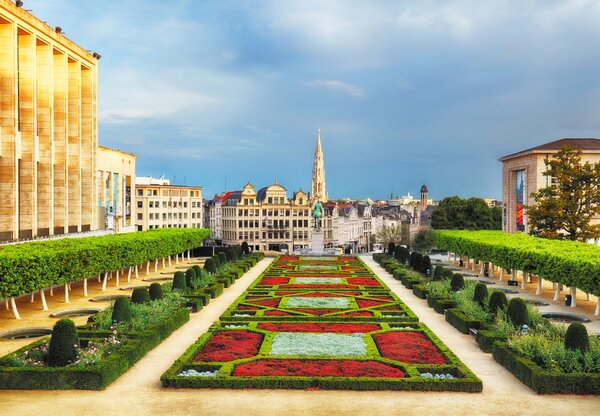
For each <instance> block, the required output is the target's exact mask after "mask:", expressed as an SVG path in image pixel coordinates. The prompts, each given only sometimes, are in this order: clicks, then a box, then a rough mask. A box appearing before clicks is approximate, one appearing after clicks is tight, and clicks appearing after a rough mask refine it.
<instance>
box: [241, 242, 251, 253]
mask: <svg viewBox="0 0 600 416" xmlns="http://www.w3.org/2000/svg"><path fill="white" fill-rule="evenodd" d="M241 250H242V253H243V254H244V255H245V256H247V255H248V254H250V247H248V243H247V242H245V241H243V242H242V247H241Z"/></svg>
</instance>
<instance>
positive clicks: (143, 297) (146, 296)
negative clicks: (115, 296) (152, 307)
mask: <svg viewBox="0 0 600 416" xmlns="http://www.w3.org/2000/svg"><path fill="white" fill-rule="evenodd" d="M147 302H150V293H149V292H148V289H146V288H145V287H136V288H135V289H133V293H132V294H131V303H134V304H142V303H147Z"/></svg>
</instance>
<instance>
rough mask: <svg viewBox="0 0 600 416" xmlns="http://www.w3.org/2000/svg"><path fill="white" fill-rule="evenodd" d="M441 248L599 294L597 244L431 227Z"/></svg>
mask: <svg viewBox="0 0 600 416" xmlns="http://www.w3.org/2000/svg"><path fill="white" fill-rule="evenodd" d="M433 235H434V244H435V245H436V246H437V247H439V248H441V249H444V250H448V251H451V252H454V253H457V254H459V255H463V256H469V257H472V258H475V259H480V260H485V261H490V262H492V263H493V264H495V265H498V266H501V267H504V268H505V269H517V270H523V271H525V272H527V273H533V274H535V275H538V276H541V277H542V278H543V279H547V280H550V281H552V282H556V283H562V284H564V285H566V286H569V287H576V288H578V289H581V290H583V291H585V292H586V293H590V294H593V295H596V296H599V295H600V247H598V246H596V245H594V244H586V243H580V242H575V241H562V240H548V239H544V238H538V237H532V236H529V235H526V234H523V233H516V234H508V233H504V232H502V231H464V230H451V231H450V230H434V234H433Z"/></svg>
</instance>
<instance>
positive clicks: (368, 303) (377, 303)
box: [356, 299, 385, 308]
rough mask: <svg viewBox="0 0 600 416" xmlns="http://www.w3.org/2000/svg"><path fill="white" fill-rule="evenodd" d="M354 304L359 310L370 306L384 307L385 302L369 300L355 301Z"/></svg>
mask: <svg viewBox="0 0 600 416" xmlns="http://www.w3.org/2000/svg"><path fill="white" fill-rule="evenodd" d="M356 304H357V305H358V307H359V308H369V307H371V306H380V305H385V302H380V301H376V300H370V299H356Z"/></svg>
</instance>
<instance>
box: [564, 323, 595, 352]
mask: <svg viewBox="0 0 600 416" xmlns="http://www.w3.org/2000/svg"><path fill="white" fill-rule="evenodd" d="M565 348H567V349H569V350H579V351H581V352H586V351H587V350H588V349H589V348H590V338H589V336H588V332H587V329H586V328H585V325H583V324H580V323H579V322H574V323H572V324H571V325H569V328H567V333H566V334H565Z"/></svg>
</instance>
